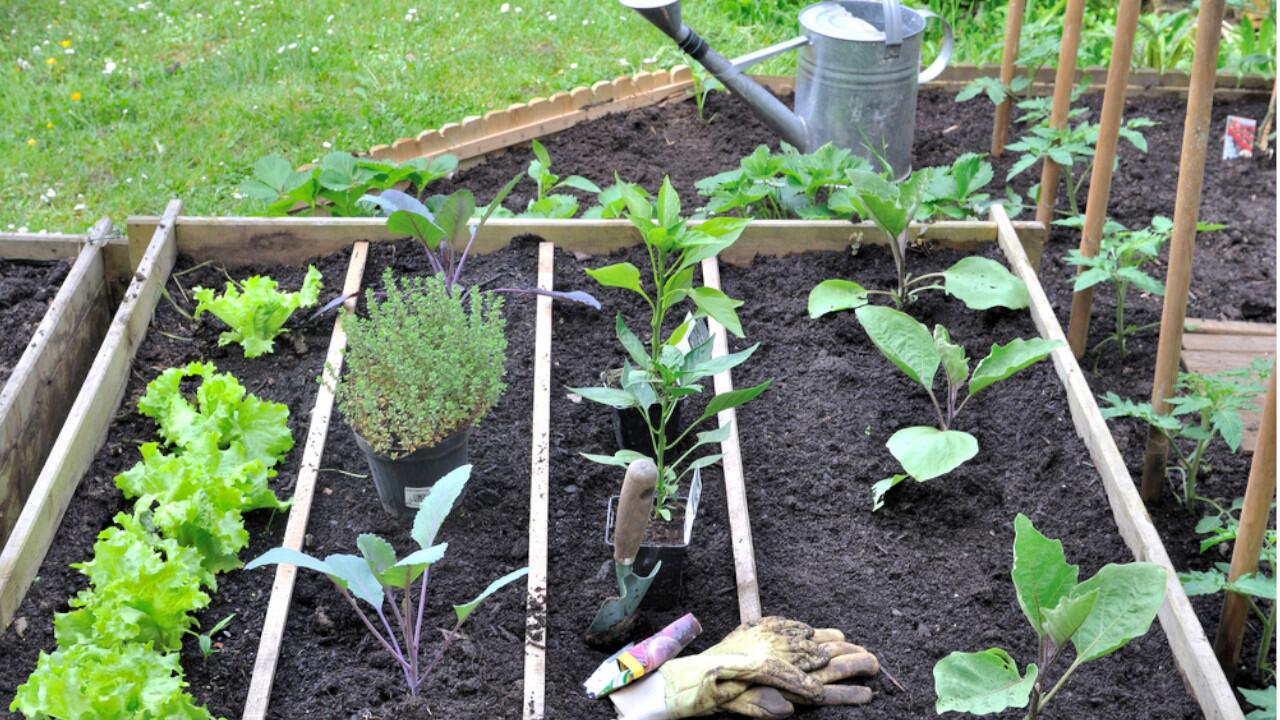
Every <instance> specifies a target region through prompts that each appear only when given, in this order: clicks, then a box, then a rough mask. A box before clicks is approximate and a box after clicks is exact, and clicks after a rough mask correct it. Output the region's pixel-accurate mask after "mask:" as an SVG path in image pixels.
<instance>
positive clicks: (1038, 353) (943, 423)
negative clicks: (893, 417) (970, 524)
mask: <svg viewBox="0 0 1280 720" xmlns="http://www.w3.org/2000/svg"><path fill="white" fill-rule="evenodd" d="M857 316H858V322H859V323H861V324H862V328H863V329H864V330H866V332H867V336H868V337H870V338H871V342H872V343H873V344H874V345H875V346H876V349H878V350H879V351H880V352H881V353H882V354H883V355H884V356H885V358H887V359H888V360H889V362H891V363H893V364H894V365H895V366H896V367H897V368H898V369H899V370H901V371H902V372H903V373H904V374H905V375H906V376H907V377H909V378H911V379H912V380H914V381H915V382H916V383H918V384H919V385H920V386H921V387H923V388H924V389H925V392H927V393H928V394H929V399H930V400H931V401H932V402H933V409H934V412H936V413H937V416H938V427H936V428H934V427H929V426H927V425H918V426H913V427H907V428H903V429H901V430H898V431H897V432H895V433H894V434H893V435H892V436H891V437H890V438H889V442H888V448H889V452H890V453H892V454H893V457H894V458H895V459H897V461H898V462H899V463H900V464H901V465H902V469H903V470H905V471H906V472H905V473H899V474H896V475H893V476H892V477H888V478H885V479H884V480H881V481H879V482H877V483H876V484H875V485H873V486H872V487H871V508H872V510H873V511H875V510H879V509H880V508H881V507H884V496H885V494H886V493H888V492H889V490H891V489H893V488H894V487H895V486H897V485H898V484H899V483H901V482H902V481H904V480H906V479H907V478H911V479H914V480H915V481H916V482H924V481H926V480H931V479H933V478H936V477H939V476H942V475H945V474H947V473H949V472H951V471H952V470H955V469H956V468H958V467H960V466H961V465H963V464H964V463H965V462H968V461H969V460H970V459H972V458H973V456H975V455H977V454H978V440H977V438H975V437H974V436H972V435H970V434H969V433H967V432H963V431H961V430H953V429H952V425H953V424H954V422H955V418H956V416H957V415H958V414H959V413H960V411H961V410H963V409H964V406H965V404H966V403H968V402H969V400H970V399H971V398H972V397H973V396H974V395H977V394H978V393H979V392H982V391H983V390H985V389H986V388H988V387H990V386H991V385H994V384H995V383H998V382H1000V381H1001V380H1004V379H1006V378H1008V377H1010V376H1012V375H1013V374H1014V373H1016V372H1018V371H1019V370H1022V369H1024V368H1027V367H1030V366H1031V365H1033V364H1034V363H1037V362H1039V361H1040V360H1043V359H1044V358H1045V357H1047V356H1048V355H1049V353H1051V352H1053V351H1054V349H1055V348H1058V347H1060V346H1061V345H1062V343H1061V342H1060V341H1057V340H1043V339H1041V338H1033V339H1030V340H1023V339H1016V340H1011V341H1010V342H1009V343H1008V344H1007V345H999V344H997V345H992V346H991V352H990V354H988V355H987V356H986V357H985V358H983V359H982V360H981V361H979V362H978V364H977V366H976V367H974V368H973V371H972V374H971V373H970V370H969V358H968V356H966V355H965V351H964V348H963V347H961V346H960V344H959V343H956V342H954V341H952V339H951V335H950V333H948V332H947V329H946V328H945V327H943V326H941V325H937V326H935V327H934V329H933V333H932V334H931V333H930V332H929V330H928V328H926V327H925V326H924V325H922V324H921V323H919V322H917V321H916V320H915V318H913V317H911V316H910V315H907V314H906V313H904V312H900V311H898V310H894V309H893V308H888V307H883V306H879V305H868V306H865V307H861V308H858V310H857ZM939 368H942V371H943V376H944V377H945V378H946V380H947V392H946V395H945V396H944V397H943V401H941V402H940V401H939V400H938V396H937V395H935V394H934V392H933V379H934V376H935V375H936V374H937V373H938V369H939ZM966 385H967V386H968V388H967V391H965V392H964V396H963V398H962V397H961V392H962V391H964V390H965V386H966Z"/></svg>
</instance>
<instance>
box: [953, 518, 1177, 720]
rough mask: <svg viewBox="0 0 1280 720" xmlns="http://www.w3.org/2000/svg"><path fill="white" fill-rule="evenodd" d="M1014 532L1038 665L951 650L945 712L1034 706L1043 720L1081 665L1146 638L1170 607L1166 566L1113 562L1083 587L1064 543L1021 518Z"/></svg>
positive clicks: (995, 651) (1016, 565) (991, 652)
mask: <svg viewBox="0 0 1280 720" xmlns="http://www.w3.org/2000/svg"><path fill="white" fill-rule="evenodd" d="M1013 527H1014V539H1013V572H1012V576H1013V586H1014V590H1015V591H1016V593H1017V596H1018V605H1019V606H1020V607H1021V608H1022V612H1023V614H1024V615H1025V616H1026V617H1027V621H1028V622H1030V623H1031V628H1032V630H1034V631H1035V634H1036V638H1037V641H1038V645H1039V650H1038V651H1037V653H1036V661H1035V662H1033V663H1029V664H1028V665H1027V667H1026V671H1025V673H1024V672H1023V671H1020V670H1019V669H1018V664H1017V662H1016V661H1015V660H1014V659H1013V656H1012V655H1010V654H1009V652H1008V651H1007V650H1004V649H1003V648H999V647H994V648H990V649H987V650H983V651H981V652H953V653H951V654H950V655H948V656H947V657H945V658H943V659H942V660H940V661H938V663H937V664H936V665H934V667H933V683H934V692H935V693H936V694H937V698H938V699H937V703H936V705H935V707H936V710H937V712H938V714H942V713H947V712H964V713H970V714H973V715H990V714H993V713H998V712H1002V711H1004V710H1006V709H1008V708H1026V711H1027V712H1026V718H1027V720H1036V718H1038V717H1040V714H1041V713H1042V712H1043V711H1044V708H1045V706H1046V705H1048V704H1049V702H1050V701H1051V700H1053V698H1054V697H1055V696H1057V694H1058V692H1059V691H1060V690H1061V689H1062V687H1063V686H1064V685H1065V684H1066V682H1067V680H1069V679H1070V678H1071V676H1072V674H1074V673H1075V671H1076V670H1078V669H1079V668H1080V667H1081V666H1083V665H1085V664H1086V663H1089V662H1092V661H1094V660H1097V659H1099V658H1102V657H1106V656H1107V655H1110V654H1111V653H1113V652H1115V651H1116V650H1119V649H1120V648H1122V647H1124V646H1125V645H1127V644H1128V643H1129V641H1130V640H1133V639H1134V638H1137V637H1141V636H1143V635H1145V634H1146V633H1147V630H1148V629H1150V627H1151V621H1152V620H1154V619H1155V616H1156V613H1157V612H1158V611H1159V610H1160V605H1161V604H1163V603H1164V592H1165V583H1166V582H1167V578H1168V576H1167V573H1166V572H1165V570H1164V568H1161V567H1160V566H1159V565H1155V564H1153V563H1147V562H1134V563H1126V564H1123V565H1117V564H1108V565H1104V566H1103V567H1102V569H1101V570H1099V571H1098V572H1097V574H1095V575H1094V576H1093V577H1091V578H1089V579H1088V580H1085V581H1083V582H1080V581H1079V575H1080V568H1079V566H1076V565H1071V564H1069V563H1068V562H1067V560H1066V555H1065V553H1064V552H1063V550H1062V542H1061V541H1059V540H1050V539H1048V538H1046V537H1045V536H1044V535H1041V534H1040V532H1039V531H1037V530H1036V529H1035V527H1034V526H1033V525H1032V524H1031V520H1029V519H1028V518H1027V517H1026V516H1025V515H1022V514H1021V513H1019V514H1018V516H1017V518H1015V519H1014V522H1013ZM1068 644H1069V645H1071V646H1072V648H1073V651H1074V652H1073V655H1074V657H1073V659H1072V661H1071V664H1070V665H1068V666H1067V668H1066V670H1064V671H1062V674H1061V675H1059V676H1058V679H1057V681H1056V682H1054V683H1053V684H1052V685H1050V684H1049V681H1050V677H1049V674H1048V673H1049V670H1050V669H1051V668H1053V667H1054V666H1055V665H1056V664H1057V663H1058V660H1059V659H1061V658H1062V656H1063V654H1064V652H1065V651H1066V649H1067V646H1068Z"/></svg>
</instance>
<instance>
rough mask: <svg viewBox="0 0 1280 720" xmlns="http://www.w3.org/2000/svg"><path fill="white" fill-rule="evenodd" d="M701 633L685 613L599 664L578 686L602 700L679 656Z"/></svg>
mask: <svg viewBox="0 0 1280 720" xmlns="http://www.w3.org/2000/svg"><path fill="white" fill-rule="evenodd" d="M701 632H702V624H701V623H699V622H698V619H697V618H696V617H694V616H693V613H686V614H684V615H682V616H680V617H678V618H676V619H675V621H674V622H672V623H671V624H670V625H668V626H666V627H664V628H662V629H661V630H659V631H658V632H656V633H654V634H653V635H650V636H649V637H647V638H645V639H644V640H641V641H640V642H638V643H634V644H629V645H627V646H626V647H624V648H622V649H621V650H619V651H618V652H616V653H614V654H612V655H610V656H609V658H608V659H607V660H605V661H604V662H603V663H600V667H598V668H596V671H595V672H593V673H591V677H589V678H587V681H586V682H584V683H582V687H583V689H585V690H586V691H587V697H590V698H591V699H592V700H595V699H597V698H602V697H604V696H605V695H608V694H609V693H611V692H613V691H614V690H617V689H618V688H621V687H624V686H626V685H630V684H631V683H633V682H635V681H636V680H639V679H640V678H642V677H644V676H645V675H647V674H649V673H651V672H653V671H655V670H657V669H658V668H659V667H661V666H662V664H663V663H665V662H666V661H668V660H670V659H671V658H673V657H675V656H677V655H679V654H680V652H681V651H683V650H684V649H685V647H687V646H688V645H689V643H691V642H693V639H694V638H696V637H698V634H699V633H701Z"/></svg>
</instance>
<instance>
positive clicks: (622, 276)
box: [586, 262, 644, 294]
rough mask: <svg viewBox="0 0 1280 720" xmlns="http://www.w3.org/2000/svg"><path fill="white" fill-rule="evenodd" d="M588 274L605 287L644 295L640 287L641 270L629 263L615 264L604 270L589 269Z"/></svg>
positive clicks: (603, 268) (605, 267)
mask: <svg viewBox="0 0 1280 720" xmlns="http://www.w3.org/2000/svg"><path fill="white" fill-rule="evenodd" d="M586 272H587V274H588V275H590V276H591V277H593V278H595V280H596V282H598V283H600V284H601V285H603V286H605V287H616V288H623V289H624V290H632V291H634V292H638V293H642V294H643V293H644V289H643V288H641V287H640V269H639V268H637V267H636V266H635V265H632V264H631V263H629V262H620V263H614V264H612V265H605V266H604V267H602V268H587V270H586Z"/></svg>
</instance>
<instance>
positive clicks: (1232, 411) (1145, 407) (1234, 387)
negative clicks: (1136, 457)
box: [1102, 359, 1272, 512]
mask: <svg viewBox="0 0 1280 720" xmlns="http://www.w3.org/2000/svg"><path fill="white" fill-rule="evenodd" d="M1271 372H1272V367H1271V361H1270V360H1264V359H1259V360H1255V361H1254V363H1253V365H1252V366H1251V367H1248V368H1241V369H1238V370H1226V371H1223V372H1219V373H1212V374H1204V373H1196V372H1184V373H1178V379H1177V381H1176V382H1175V383H1174V385H1173V389H1174V393H1176V395H1175V397H1171V398H1169V400H1168V403H1169V406H1170V408H1171V411H1170V412H1169V414H1167V415H1157V414H1156V412H1155V410H1154V409H1152V407H1151V403H1149V402H1144V403H1135V402H1133V401H1131V400H1126V399H1124V398H1122V397H1120V396H1119V395H1117V394H1115V393H1114V392H1108V393H1107V394H1106V398H1105V399H1106V402H1107V406H1106V407H1104V408H1102V416H1103V417H1104V418H1116V417H1128V418H1137V419H1139V420H1142V421H1143V422H1145V423H1147V424H1148V425H1150V426H1151V427H1153V428H1155V429H1156V430H1157V431H1158V432H1159V433H1160V434H1161V435H1164V436H1165V438H1166V439H1168V441H1169V447H1171V448H1173V451H1174V455H1175V456H1176V458H1177V465H1176V467H1172V468H1169V470H1170V471H1171V474H1172V473H1177V474H1180V475H1181V476H1182V490H1181V492H1178V493H1177V494H1176V497H1178V498H1179V500H1180V501H1181V502H1182V504H1183V506H1184V507H1186V508H1187V511H1188V512H1192V511H1194V509H1195V504H1196V503H1197V502H1199V501H1201V500H1205V498H1203V497H1201V496H1200V495H1199V494H1198V493H1197V487H1196V486H1197V483H1198V481H1199V478H1200V472H1201V471H1202V470H1204V469H1205V467H1206V464H1205V453H1206V452H1207V451H1208V449H1209V446H1210V445H1212V444H1213V440H1214V438H1218V437H1220V438H1222V441H1223V442H1224V443H1226V445H1227V448H1229V449H1230V450H1231V452H1236V451H1237V450H1238V449H1239V448H1240V442H1241V440H1242V439H1243V437H1244V419H1243V418H1242V417H1241V413H1242V412H1247V411H1251V410H1254V409H1255V407H1256V406H1255V405H1254V404H1253V401H1254V399H1256V398H1257V397H1260V396H1261V395H1262V394H1263V393H1265V392H1266V388H1265V387H1263V385H1262V384H1261V382H1260V380H1265V379H1266V378H1268V377H1270V373H1271ZM1183 441H1190V447H1191V449H1190V450H1187V449H1186V445H1184V442H1183Z"/></svg>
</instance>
